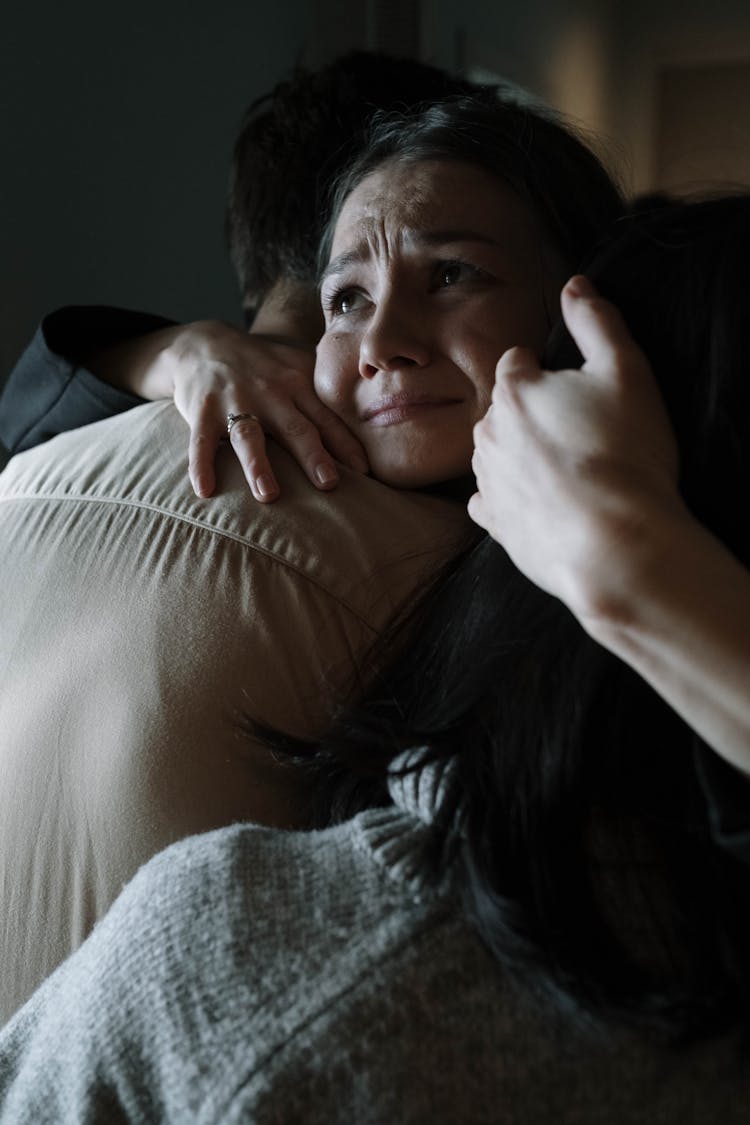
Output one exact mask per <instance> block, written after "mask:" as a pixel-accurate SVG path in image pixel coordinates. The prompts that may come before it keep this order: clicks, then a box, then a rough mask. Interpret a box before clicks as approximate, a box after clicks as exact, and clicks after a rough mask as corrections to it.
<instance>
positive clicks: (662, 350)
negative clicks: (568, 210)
mask: <svg viewBox="0 0 750 1125" xmlns="http://www.w3.org/2000/svg"><path fill="white" fill-rule="evenodd" d="M585 273H586V274H587V276H588V277H590V278H591V280H592V281H593V282H594V283H595V284H596V286H597V288H598V289H599V291H600V292H601V293H602V295H603V296H604V297H607V298H608V299H609V300H611V301H613V302H614V304H615V305H616V306H617V307H618V308H619V310H620V311H621V313H622V314H623V316H624V318H625V320H626V322H627V324H628V327H629V329H630V331H631V333H632V334H633V336H634V337H635V339H636V341H637V342H638V344H639V345H640V346H641V348H643V350H644V351H645V353H646V355H647V356H648V358H649V360H650V362H651V365H652V367H653V370H654V374H655V376H656V378H657V381H658V383H659V386H660V389H661V392H662V395H663V397H664V400H665V403H666V406H667V410H668V412H669V416H670V418H671V420H672V424H673V426H674V429H675V432H676V435H677V442H678V446H679V453H680V489H681V492H682V495H683V498H684V499H685V501H686V502H687V504H688V506H689V507H690V508H691V510H692V512H693V514H694V515H695V516H696V518H697V519H698V520H699V521H700V522H702V523H704V524H706V525H707V526H708V527H709V528H710V529H711V530H712V531H713V532H714V533H715V534H716V535H717V536H719V538H721V539H722V540H723V541H724V542H725V543H726V544H727V545H728V546H729V547H730V549H731V550H732V551H733V552H734V553H735V554H736V555H737V556H738V557H739V558H741V559H742V561H744V562H745V563H746V564H747V565H750V519H748V518H747V516H746V515H745V505H744V503H742V502H741V501H740V502H739V503H738V502H737V497H740V498H741V497H743V496H745V495H746V494H747V491H748V489H749V488H750V341H749V340H748V332H747V314H748V309H750V196H742V195H736V196H732V197H727V198H723V199H710V200H704V201H700V202H691V201H676V200H675V201H668V200H654V199H651V200H644V201H643V203H642V204H640V205H636V206H635V207H634V208H633V210H632V212H631V213H630V214H629V215H628V216H626V217H625V218H623V219H622V220H621V221H620V222H618V223H617V224H616V226H615V228H614V233H613V234H612V236H611V237H610V238H608V239H607V241H606V242H603V243H602V244H601V245H600V247H599V248H598V249H597V250H596V252H595V253H594V255H593V256H592V257H591V259H590V261H589V262H588V264H587V265H586V266H585ZM546 361H547V364H548V366H550V367H552V368H560V367H567V366H573V365H576V366H577V365H578V364H579V363H580V356H579V355H578V352H577V350H576V348H575V345H574V344H573V342H572V340H571V339H570V337H569V336H568V335H567V333H565V332H563V331H562V330H560V331H559V332H558V333H557V334H556V335H555V336H553V338H552V339H551V341H550V345H549V347H548V349H547V356H546Z"/></svg>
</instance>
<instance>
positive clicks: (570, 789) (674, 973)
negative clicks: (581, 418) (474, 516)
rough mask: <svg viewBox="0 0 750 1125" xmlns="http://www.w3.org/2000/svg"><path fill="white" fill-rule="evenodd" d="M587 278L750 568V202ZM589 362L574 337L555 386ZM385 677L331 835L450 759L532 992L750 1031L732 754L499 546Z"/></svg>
mask: <svg viewBox="0 0 750 1125" xmlns="http://www.w3.org/2000/svg"><path fill="white" fill-rule="evenodd" d="M574 202H575V203H576V204H577V205H578V206H579V207H580V206H581V204H582V200H581V199H580V198H579V199H577V200H575V201H574ZM586 273H587V274H588V276H589V277H590V278H591V279H592V280H593V281H594V282H595V283H596V285H597V286H598V288H599V289H600V291H601V292H602V293H603V294H604V295H606V296H607V297H610V298H611V299H613V300H614V301H615V302H616V303H617V304H618V306H619V307H620V309H621V310H622V311H623V313H624V316H625V319H626V320H627V322H628V324H629V326H630V329H631V331H632V333H633V334H634V336H635V338H636V339H637V340H638V341H639V343H640V344H641V345H642V346H643V347H644V348H645V350H646V352H647V354H648V355H649V356H650V358H651V360H652V363H653V367H654V371H655V374H656V377H657V380H658V382H659V385H660V387H661V389H662V391H663V394H664V398H665V400H666V403H667V406H668V409H669V412H670V414H671V417H672V421H673V423H674V427H675V431H676V434H677V439H678V445H679V451H680V458H681V477H680V483H681V489H682V492H683V496H684V499H685V500H686V502H687V504H688V505H689V506H690V507H691V509H692V510H693V512H694V513H695V515H696V517H697V518H698V519H699V520H701V521H702V522H703V523H704V524H705V525H706V526H707V527H708V528H710V529H711V530H712V531H713V532H714V533H716V534H717V535H718V536H719V537H720V538H721V539H722V540H723V541H724V542H725V543H726V544H727V546H728V547H729V548H730V549H731V550H732V551H733V552H734V554H735V555H736V556H737V558H738V559H740V560H741V561H742V562H743V563H744V564H745V565H750V513H749V512H748V507H747V502H746V498H747V495H748V493H750V355H749V354H748V351H749V350H750V345H748V340H747V337H748V332H747V311H748V309H750V198H732V199H723V200H716V201H712V202H704V203H670V204H667V205H663V206H661V205H658V206H653V207H649V208H648V209H647V210H645V211H640V212H636V213H633V214H631V215H630V216H628V217H626V218H624V219H621V220H620V221H618V223H617V224H616V226H615V232H614V235H613V236H612V237H611V239H610V240H609V241H608V242H607V243H605V244H602V246H601V247H600V249H599V250H598V252H597V253H596V254H595V255H594V256H593V258H592V259H591V260H590V263H589V265H588V268H587V269H586ZM578 358H579V357H577V355H576V353H575V348H574V345H573V344H572V341H571V340H570V338H569V337H568V336H567V335H566V334H565V332H564V331H558V332H557V333H555V334H554V335H553V337H552V340H551V343H550V347H549V350H548V354H547V357H546V362H547V365H548V366H550V367H562V366H568V365H570V364H571V362H575V361H576V360H577V359H578ZM405 636H406V637H407V640H406V642H404V640H403V638H404V637H405ZM372 666H373V667H377V668H379V669H380V671H378V672H377V674H376V675H375V676H374V678H373V679H372V681H371V684H370V686H369V688H368V689H367V690H366V692H365V695H364V697H363V698H362V700H361V702H360V704H359V705H358V706H356V707H354V708H350V709H348V710H345V711H343V712H342V713H341V714H340V715H339V716H338V719H337V722H336V723H335V725H334V727H333V729H332V730H331V732H330V734H329V736H328V737H327V738H326V739H325V741H324V743H323V745H322V746H321V747H320V750H319V752H318V754H317V756H316V758H315V759H314V762H313V765H312V767H311V768H313V769H314V770H317V771H318V777H319V778H320V779H321V780H322V781H323V782H325V781H327V782H328V787H327V789H326V786H325V784H323V785H322V786H321V791H324V792H325V801H324V802H323V803H322V805H321V812H320V822H321V823H325V822H332V821H335V820H337V819H342V818H344V817H346V816H348V815H351V814H352V813H353V812H355V811H356V810H357V809H359V808H362V807H366V806H367V805H368V804H377V803H387V802H388V800H389V798H388V793H387V788H386V778H387V774H388V771H389V769H390V770H391V771H392V770H393V769H394V763H395V762H396V759H397V757H398V755H399V754H400V753H401V752H402V751H403V750H404V749H405V748H407V747H413V746H416V747H425V748H426V749H425V751H424V753H423V754H422V759H423V760H424V761H428V760H431V759H432V760H435V759H452V760H453V762H452V770H451V772H450V774H449V776H450V786H449V797H448V799H447V800H446V802H445V804H444V805H443V807H442V809H441V813H440V818H441V822H442V824H443V825H444V827H445V833H444V834H443V835H442V837H441V838H442V840H443V841H444V847H446V848H450V849H453V850H454V852H455V850H457V851H458V853H459V862H460V863H461V864H462V866H463V873H464V879H463V887H464V892H463V893H464V900H465V907H466V910H467V913H468V916H469V917H470V919H471V920H472V921H473V923H474V925H475V927H476V929H477V930H478V932H479V934H480V935H481V936H482V938H483V939H484V941H485V942H486V944H487V945H488V946H489V948H490V949H491V950H492V951H493V952H494V954H495V955H496V956H497V957H498V958H499V960H500V961H501V962H502V963H504V964H505V965H507V966H508V967H509V969H510V970H511V972H512V974H513V976H514V978H515V979H522V980H525V981H526V983H527V985H528V987H529V988H530V989H532V990H534V991H536V992H537V993H538V994H542V995H543V996H545V997H547V998H549V997H552V998H553V1001H554V1005H555V1007H556V1008H557V1010H558V1011H563V1012H564V1013H565V1014H567V1016H569V1017H571V1018H574V1019H578V1020H579V1021H581V1022H584V1023H585V1022H586V1021H587V1020H589V1019H596V1017H597V1016H605V1017H608V1018H611V1017H623V1018H625V1019H628V1020H633V1021H636V1022H638V1021H644V1022H645V1023H647V1024H650V1025H653V1026H656V1027H659V1028H663V1029H664V1030H666V1031H667V1032H669V1033H671V1034H677V1035H680V1036H683V1037H689V1036H691V1035H705V1034H709V1033H711V1032H714V1031H716V1030H719V1029H721V1028H724V1027H726V1026H729V1025H731V1024H733V1023H736V1022H738V1021H740V1020H743V1019H744V1020H747V1012H748V1006H749V1001H750V995H749V991H750V990H749V988H748V985H749V981H748V966H749V965H750V955H749V953H748V951H749V950H750V889H749V888H750V880H749V879H748V873H747V870H746V868H741V867H740V866H739V865H738V863H737V861H736V860H734V859H733V858H732V857H731V856H729V855H728V854H726V853H724V852H722V851H721V850H719V849H718V848H717V847H716V846H715V844H714V843H713V841H712V838H711V833H710V828H709V820H708V814H707V808H706V800H705V797H704V793H703V790H702V787H701V784H700V780H699V770H698V765H699V763H700V761H701V760H702V759H703V758H704V757H705V756H706V755H708V754H710V753H711V752H710V751H709V750H708V749H707V748H706V747H705V745H704V744H703V743H702V741H701V739H700V737H699V736H698V735H697V734H695V733H694V732H693V731H692V730H691V729H690V728H689V727H688V726H687V725H686V724H685V723H684V722H683V721H682V720H681V719H680V718H679V717H678V716H677V715H676V714H675V713H674V712H673V711H672V709H671V708H670V707H669V706H667V704H666V703H664V702H663V701H662V700H661V699H660V698H659V696H657V694H656V693H655V692H654V691H653V690H652V689H651V688H650V687H649V686H648V685H647V684H646V683H645V681H643V680H642V679H641V678H640V677H639V676H638V675H636V674H635V673H634V672H633V671H632V670H631V669H629V668H628V667H627V666H626V665H625V664H624V663H622V662H621V661H620V660H619V659H617V658H616V657H615V656H613V655H612V654H610V653H609V652H607V651H606V650H605V649H603V648H602V647H600V646H599V645H597V644H596V643H595V642H594V641H593V640H591V639H590V638H589V637H588V635H587V634H586V633H585V632H584V630H583V629H582V628H581V627H580V625H579V624H578V622H577V621H576V620H575V618H574V617H573V615H572V614H571V613H570V612H569V611H568V610H567V609H566V607H565V606H563V605H562V603H560V602H559V601H557V600H556V599H554V598H552V597H550V596H548V595H547V594H545V593H544V592H542V591H541V590H539V589H537V588H536V587H535V586H533V585H532V584H531V583H530V582H529V581H528V580H527V579H526V578H524V577H523V576H522V575H521V574H520V573H519V572H518V571H517V570H516V569H515V568H514V567H513V565H512V564H511V563H510V561H509V559H508V557H507V556H506V555H505V553H504V552H503V550H502V549H501V548H500V547H499V546H497V545H496V544H495V543H493V542H492V541H491V540H490V539H488V538H486V537H484V538H483V539H482V540H481V541H480V542H479V543H478V544H477V545H475V546H474V547H472V548H471V549H470V550H468V551H467V553H466V554H465V555H464V556H463V557H462V558H460V559H459V560H457V561H456V562H455V563H454V564H452V566H451V568H450V569H449V571H448V572H446V574H445V575H443V576H442V578H441V579H440V581H439V582H438V583H437V584H436V586H435V587H434V588H433V589H432V590H431V591H430V592H429V594H428V595H426V597H425V598H424V599H423V600H422V601H421V603H420V604H419V605H418V606H417V607H416V609H415V610H414V611H413V612H412V613H411V614H410V616H409V618H408V620H407V621H405V622H401V623H400V624H399V626H398V627H397V628H396V629H394V631H393V632H391V633H390V634H389V636H388V637H387V638H386V639H385V641H384V642H383V643H382V644H381V646H380V647H379V649H378V650H377V651H376V652H375V653H374V654H373V665H372ZM727 768H728V767H727ZM738 784H740V781H739V779H738ZM444 859H445V853H441V854H440V855H436V862H441V861H442V860H444Z"/></svg>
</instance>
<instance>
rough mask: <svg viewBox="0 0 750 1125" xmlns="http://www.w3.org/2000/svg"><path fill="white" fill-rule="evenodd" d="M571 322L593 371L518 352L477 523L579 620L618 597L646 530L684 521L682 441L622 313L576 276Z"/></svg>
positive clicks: (482, 466)
mask: <svg viewBox="0 0 750 1125" xmlns="http://www.w3.org/2000/svg"><path fill="white" fill-rule="evenodd" d="M562 311H563V316H564V318H565V322H566V324H567V326H568V329H569V331H570V333H571V335H572V336H573V338H574V340H575V341H576V343H577V345H578V347H579V350H580V351H581V354H582V355H583V357H584V360H585V362H584V364H583V366H582V368H581V369H580V370H567V371H545V370H543V369H542V368H541V367H540V365H539V362H538V361H537V359H536V357H535V356H534V355H533V353H531V352H529V351H527V350H526V349H520V348H513V349H511V350H510V351H508V352H506V353H505V355H504V356H503V357H502V359H501V360H500V362H499V363H498V365H497V373H496V375H497V377H496V383H495V388H494V391H493V395H492V405H491V407H490V410H489V411H488V413H487V415H486V416H485V417H484V418H483V419H482V421H480V422H479V423H478V424H477V426H476V427H475V430H474V440H475V452H474V458H473V468H474V473H475V476H476V480H477V492H476V493H475V495H474V496H473V497H472V498H471V500H470V502H469V514H470V516H471V517H472V519H474V520H475V521H476V522H477V523H478V524H479V525H480V526H481V527H484V528H485V529H486V530H487V531H488V532H489V533H490V534H491V535H492V537H493V538H494V539H496V540H497V541H498V542H499V543H500V544H501V545H502V546H503V547H504V548H505V550H506V551H507V552H508V554H509V555H510V557H511V559H512V560H513V561H514V563H515V564H516V565H517V566H518V568H519V569H520V570H521V571H523V573H524V574H526V576H527V577H528V578H530V579H531V580H532V581H533V582H535V583H536V584H537V585H538V586H540V587H541V588H542V589H544V590H546V591H547V592H548V593H551V594H553V595H555V596H557V597H559V598H561V599H562V600H563V601H564V602H565V603H566V604H567V605H568V606H569V607H570V608H571V609H573V611H574V612H578V613H581V614H586V613H589V612H592V611H594V607H595V606H596V605H597V604H598V603H600V600H601V599H606V598H612V597H615V598H616V596H617V584H618V582H620V581H623V580H625V579H624V576H625V574H626V572H627V568H628V566H629V565H630V562H631V561H632V558H633V555H634V553H637V550H638V543H639V537H640V534H641V531H642V530H643V527H644V525H645V524H646V523H647V521H648V520H649V519H651V518H654V517H656V516H658V514H659V513H660V512H662V513H663V512H666V511H668V510H669V511H671V512H674V511H681V510H682V509H683V505H682V501H681V499H680V496H679V493H678V491H677V452H676V444H675V439H674V434H673V431H672V427H671V424H670V422H669V419H668V417H667V414H666V410H665V408H664V405H663V402H662V400H661V396H660V393H659V390H658V388H657V386H656V382H655V380H654V378H653V375H652V374H651V369H650V367H649V364H648V361H647V360H646V358H645V356H644V355H643V353H642V352H641V351H640V349H639V348H638V347H637V345H636V344H635V343H634V341H633V339H632V337H631V336H630V333H629V332H628V329H627V327H626V326H625V323H624V322H623V320H622V318H621V316H620V314H619V313H618V311H617V310H616V309H615V308H614V306H613V305H611V304H610V303H609V302H608V301H605V300H604V299H603V298H601V297H599V296H598V295H597V293H596V291H595V289H594V288H593V286H592V285H591V283H590V282H588V281H587V280H586V279H585V278H582V277H576V278H573V279H571V281H570V282H569V283H568V284H567V285H566V286H565V288H564V289H563V293H562Z"/></svg>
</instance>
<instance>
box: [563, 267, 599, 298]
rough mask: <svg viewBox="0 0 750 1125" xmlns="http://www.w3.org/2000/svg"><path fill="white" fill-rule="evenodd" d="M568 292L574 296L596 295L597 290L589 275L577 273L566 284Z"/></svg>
mask: <svg viewBox="0 0 750 1125" xmlns="http://www.w3.org/2000/svg"><path fill="white" fill-rule="evenodd" d="M566 288H567V290H568V293H570V294H571V296H573V297H595V296H596V290H595V289H594V286H593V285H592V284H591V282H590V281H589V279H588V278H587V277H584V276H583V274H582V273H577V274H576V275H575V276H574V277H571V279H570V281H569V282H568V284H567V286H566Z"/></svg>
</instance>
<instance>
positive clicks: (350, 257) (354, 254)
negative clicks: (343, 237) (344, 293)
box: [320, 242, 368, 285]
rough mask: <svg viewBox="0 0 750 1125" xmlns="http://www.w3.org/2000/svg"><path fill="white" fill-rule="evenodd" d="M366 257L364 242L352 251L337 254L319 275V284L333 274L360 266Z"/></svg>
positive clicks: (366, 248) (365, 244) (366, 250)
mask: <svg viewBox="0 0 750 1125" xmlns="http://www.w3.org/2000/svg"><path fill="white" fill-rule="evenodd" d="M367 257H368V247H367V243H366V242H362V243H360V244H359V246H355V247H354V249H353V250H345V251H344V253H343V254H337V255H336V257H335V258H331V260H330V262H329V263H328V265H327V266H326V268H325V269H324V270H323V272H322V274H321V275H320V284H321V285H322V283H323V282H324V281H325V279H326V278H327V277H330V276H331V274H334V273H342V272H343V271H344V270H345V269H347V268H348V267H349V266H355V265H360V264H361V263H362V262H364V260H365V258H367Z"/></svg>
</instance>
